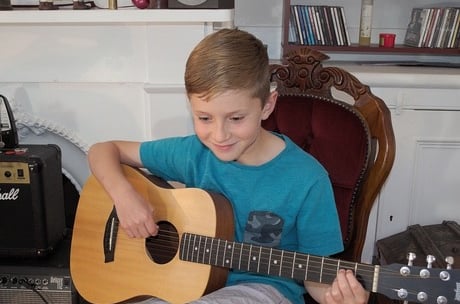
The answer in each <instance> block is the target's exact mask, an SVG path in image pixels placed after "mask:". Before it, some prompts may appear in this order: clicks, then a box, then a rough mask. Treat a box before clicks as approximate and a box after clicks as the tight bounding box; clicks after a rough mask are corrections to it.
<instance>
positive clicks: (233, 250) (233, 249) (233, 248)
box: [230, 242, 236, 268]
mask: <svg viewBox="0 0 460 304" xmlns="http://www.w3.org/2000/svg"><path fill="white" fill-rule="evenodd" d="M235 246H236V245H235V242H232V253H231V258H230V267H231V268H233V254H234V253H235Z"/></svg>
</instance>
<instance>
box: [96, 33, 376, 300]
mask: <svg viewBox="0 0 460 304" xmlns="http://www.w3.org/2000/svg"><path fill="white" fill-rule="evenodd" d="M185 87H186V91H187V95H188V98H189V102H190V106H191V112H192V117H193V123H194V129H195V133H196V134H195V135H192V136H186V137H181V138H168V139H162V140H157V141H149V142H143V143H138V142H123V141H111V142H105V143H99V144H95V145H94V146H92V147H91V149H90V151H89V155H88V159H89V163H90V167H91V170H92V172H93V174H94V175H95V176H96V177H97V178H98V180H99V181H100V182H101V183H102V185H103V187H104V188H105V189H107V191H108V192H109V194H110V196H111V198H112V199H113V201H114V204H115V207H116V210H117V214H118V217H119V220H120V224H121V227H122V228H123V229H124V231H125V232H126V233H127V235H128V236H129V237H137V238H145V237H148V236H151V235H156V234H157V232H158V227H157V225H156V224H155V210H153V207H152V206H151V205H150V204H148V203H147V202H145V201H144V200H143V198H141V197H140V196H139V195H138V194H137V193H136V192H135V191H134V190H133V188H132V187H131V185H130V184H129V182H127V180H126V179H125V178H124V176H123V174H122V173H121V169H120V163H123V164H127V165H131V166H134V167H144V168H146V169H148V170H149V171H150V172H151V173H153V174H154V175H157V176H159V177H161V178H163V179H165V180H168V181H179V182H181V183H183V184H185V185H186V186H188V187H198V188H203V189H206V190H208V191H214V192H218V193H221V194H223V195H224V196H226V197H227V198H228V200H229V201H230V202H231V203H232V207H233V211H234V219H233V221H234V223H235V241H237V242H248V243H253V244H257V245H263V246H270V247H277V248H280V249H285V250H293V251H297V252H304V253H309V254H314V255H322V256H323V255H330V254H333V253H336V252H339V251H341V250H343V248H342V244H343V243H342V239H341V233H340V227H339V222H338V217H337V211H336V207H335V203H334V199H333V193H332V189H331V185H330V181H329V178H328V175H327V172H326V171H325V170H324V168H323V167H322V166H321V165H320V164H319V163H318V162H317V161H316V160H315V159H314V158H313V157H312V156H311V155H309V154H307V153H305V152H304V151H303V150H302V149H300V148H299V147H298V146H296V145H295V144H294V143H293V142H292V141H291V140H290V139H289V138H287V137H285V136H283V135H280V134H275V133H271V132H268V131H267V130H264V129H263V128H262V127H261V121H262V120H264V119H266V118H267V117H268V116H269V115H270V114H271V113H272V111H273V109H274V107H275V104H276V99H277V96H278V94H277V92H276V90H272V91H271V90H270V79H269V63H268V55H267V52H266V49H265V47H264V45H263V44H262V43H261V41H259V40H258V39H257V38H255V37H254V36H252V35H251V34H249V33H246V32H244V31H240V30H237V29H223V30H220V31H218V32H216V33H213V34H211V35H209V36H207V37H205V38H204V39H203V40H202V41H201V42H200V43H199V44H198V45H197V46H196V47H195V49H194V50H193V51H192V53H191V54H190V56H189V58H188V60H187V64H186V69H185ZM230 220H231V219H230ZM305 288H306V289H307V291H308V292H309V293H310V295H312V296H313V297H314V298H315V299H316V300H317V301H318V302H320V303H365V302H366V301H367V297H368V294H367V292H366V291H365V290H364V289H363V287H362V286H361V285H360V284H359V283H358V281H357V280H356V278H355V277H354V275H353V274H352V273H351V272H350V271H339V273H338V275H337V279H336V280H335V282H334V283H333V284H332V285H331V286H328V285H324V284H318V283H311V282H304V284H299V283H297V282H294V281H293V280H289V279H285V278H279V277H268V276H261V275H257V274H252V273H246V272H241V271H231V272H230V274H229V277H228V280H227V284H226V287H225V288H222V289H220V290H217V291H215V292H214V293H211V294H209V295H207V296H204V297H202V298H201V299H200V300H197V301H195V302H194V303H223V304H224V303H261V304H267V303H295V304H300V303H303V298H302V296H303V293H304V292H305ZM178 292H180V291H178ZM147 303H164V302H162V301H160V300H158V299H152V300H148V301H147Z"/></svg>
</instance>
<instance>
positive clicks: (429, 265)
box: [426, 254, 436, 268]
mask: <svg viewBox="0 0 460 304" xmlns="http://www.w3.org/2000/svg"><path fill="white" fill-rule="evenodd" d="M434 261H436V257H435V256H434V255H431V254H429V255H427V256H426V263H427V266H426V267H427V268H432V266H433V263H434Z"/></svg>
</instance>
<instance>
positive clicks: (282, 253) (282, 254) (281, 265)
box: [278, 250, 284, 276]
mask: <svg viewBox="0 0 460 304" xmlns="http://www.w3.org/2000/svg"><path fill="white" fill-rule="evenodd" d="M283 260H284V250H282V251H281V260H280V270H279V272H278V275H280V276H281V270H282V269H283Z"/></svg>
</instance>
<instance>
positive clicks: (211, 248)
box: [208, 239, 214, 265]
mask: <svg viewBox="0 0 460 304" xmlns="http://www.w3.org/2000/svg"><path fill="white" fill-rule="evenodd" d="M213 247H214V239H211V246H210V254H209V259H208V264H209V265H211V258H212V254H213V252H214V250H213Z"/></svg>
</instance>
